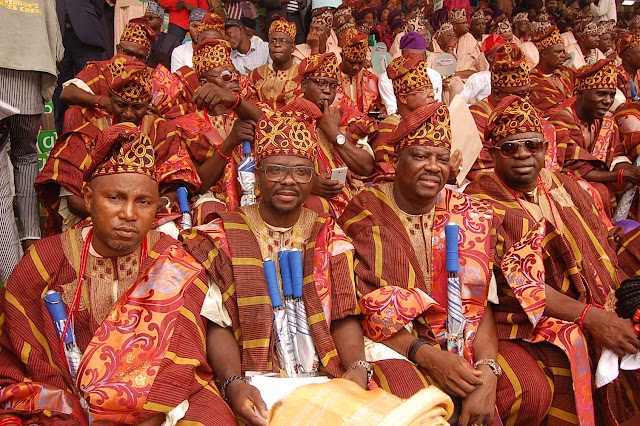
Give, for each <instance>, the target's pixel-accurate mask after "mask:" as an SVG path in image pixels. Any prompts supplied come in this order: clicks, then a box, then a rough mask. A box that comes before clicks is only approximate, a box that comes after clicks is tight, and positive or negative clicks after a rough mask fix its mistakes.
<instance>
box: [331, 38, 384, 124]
mask: <svg viewBox="0 0 640 426" xmlns="http://www.w3.org/2000/svg"><path fill="white" fill-rule="evenodd" d="M343 37H344V41H343V43H342V62H341V63H340V73H339V74H338V77H339V80H340V84H341V86H342V90H341V91H340V93H339V94H338V96H337V102H338V103H341V102H348V103H349V104H350V105H351V106H353V107H354V108H355V109H357V110H358V111H360V112H361V113H363V114H368V113H369V112H374V111H380V110H381V108H382V101H381V100H380V92H379V90H378V77H377V76H376V75H375V74H373V73H372V72H371V71H369V70H368V69H366V68H365V64H366V62H367V55H370V49H369V41H368V39H367V36H366V35H365V34H363V33H361V32H360V31H358V30H356V29H355V28H350V29H348V30H347V31H346V32H345V34H344V35H343Z"/></svg>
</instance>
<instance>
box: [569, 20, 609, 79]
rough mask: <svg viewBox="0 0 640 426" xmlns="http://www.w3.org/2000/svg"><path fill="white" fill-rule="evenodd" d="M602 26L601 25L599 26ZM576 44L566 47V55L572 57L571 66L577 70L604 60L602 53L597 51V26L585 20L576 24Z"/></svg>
mask: <svg viewBox="0 0 640 426" xmlns="http://www.w3.org/2000/svg"><path fill="white" fill-rule="evenodd" d="M599 25H603V24H599ZM574 31H575V34H576V42H575V43H574V44H572V45H570V46H569V47H567V53H568V54H569V55H571V56H572V57H573V63H572V64H571V66H572V67H573V69H575V70H578V69H580V68H582V67H583V66H585V65H589V66H591V65H593V64H595V63H596V62H598V61H599V60H601V59H605V56H604V53H602V52H601V51H600V49H598V42H599V41H600V38H599V36H598V25H597V24H596V23H595V22H592V21H589V20H586V21H580V22H577V23H576V26H575V29H574Z"/></svg>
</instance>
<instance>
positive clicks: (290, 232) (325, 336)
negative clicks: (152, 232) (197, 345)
mask: <svg viewBox="0 0 640 426" xmlns="http://www.w3.org/2000/svg"><path fill="white" fill-rule="evenodd" d="M320 117H321V112H320V110H319V109H318V107H317V106H316V105H314V104H312V103H311V102H309V101H307V100H305V99H296V100H294V101H293V102H292V103H290V104H289V105H287V106H285V107H284V108H283V109H281V110H280V111H277V112H275V113H267V114H266V115H264V116H263V117H262V118H261V119H260V121H259V122H258V124H257V126H256V148H255V151H256V153H255V159H256V162H257V167H256V169H255V172H256V177H257V180H258V187H259V189H260V193H261V198H260V201H259V202H258V203H257V204H253V205H250V206H245V207H242V208H240V209H239V210H237V211H235V212H223V213H220V214H219V216H218V217H217V218H216V219H215V220H213V221H211V222H210V223H208V224H207V225H204V226H201V227H199V228H197V229H194V230H192V231H190V232H184V233H183V234H182V235H181V239H182V242H183V244H184V245H185V247H186V249H187V250H188V251H189V252H190V253H191V254H192V255H193V256H194V257H195V258H196V259H197V260H199V261H201V262H203V263H204V264H205V265H207V268H206V269H207V274H208V277H209V282H210V287H209V292H208V294H207V298H206V300H205V302H204V305H203V307H202V315H203V316H205V317H206V318H208V319H209V321H210V322H209V331H208V333H207V342H208V348H209V352H208V357H209V360H210V362H211V365H212V366H213V368H214V372H215V373H216V377H217V378H218V380H219V381H220V383H222V385H221V391H222V394H223V396H225V398H226V399H227V401H228V402H229V405H230V407H231V409H232V410H233V411H234V413H235V414H236V416H237V417H238V419H239V420H240V421H242V422H245V423H248V424H266V423H265V421H266V411H267V410H266V406H265V403H264V401H263V399H262V397H261V395H260V392H259V391H258V389H256V388H255V387H253V386H251V385H249V384H247V382H246V380H245V378H244V374H245V373H246V372H248V371H257V372H261V373H268V372H269V373H270V372H275V373H278V372H280V373H282V372H285V373H286V375H287V376H290V377H295V376H296V375H297V374H302V375H306V376H309V375H311V376H314V375H318V374H319V373H320V371H319V369H320V370H321V373H320V374H324V375H328V376H330V377H344V378H348V379H350V380H352V381H354V382H355V383H357V384H358V385H359V386H360V387H362V388H366V386H367V383H368V381H369V380H370V378H371V377H370V376H371V371H372V369H371V366H370V365H369V364H368V363H367V362H366V361H365V358H364V347H363V337H362V329H361V328H360V324H359V322H358V320H357V318H356V315H357V314H358V313H359V311H358V305H357V302H356V294H355V288H354V282H353V246H352V245H351V243H350V242H349V241H348V239H347V238H346V236H345V235H344V233H343V232H342V230H341V229H340V227H338V226H337V225H336V223H335V221H334V220H333V219H331V218H329V217H327V216H322V215H318V214H317V213H315V212H313V211H311V210H309V209H307V208H305V207H303V206H302V204H303V203H304V201H305V199H306V198H307V197H308V196H309V195H310V193H311V189H312V186H313V184H312V180H313V177H314V174H315V171H314V159H315V156H316V150H317V143H318V141H317V132H316V129H315V125H316V124H315V123H316V121H317V120H318V119H319V118H320ZM284 250H288V251H287V252H286V253H287V255H286V256H287V258H289V257H290V258H294V257H295V258H296V259H297V260H290V261H289V265H288V266H290V265H293V266H292V267H293V268H298V269H297V270H299V271H300V272H301V273H302V275H304V285H302V281H300V282H299V284H300V285H301V286H302V290H301V292H302V295H301V299H300V302H301V303H302V304H303V305H304V307H305V312H306V314H304V315H301V316H299V317H298V320H301V321H303V322H304V324H305V326H304V327H308V331H307V333H308V336H309V339H310V340H311V343H312V344H311V345H310V346H308V350H304V349H302V346H300V347H299V348H300V351H296V355H295V357H294V358H295V359H291V358H287V357H285V356H284V354H283V353H282V352H280V351H279V350H277V349H276V346H277V345H278V344H279V343H276V340H275V339H276V335H275V332H276V331H278V332H280V331H281V330H276V329H275V327H277V325H276V324H274V307H276V306H278V303H277V299H280V298H281V293H282V292H284V294H285V295H288V294H287V293H286V287H283V285H284V284H285V277H286V274H285V273H284V270H283V268H282V266H281V265H282V264H283V263H282V262H284V261H283V260H282V259H283V258H284V257H285V255H284V254H283V251H284ZM294 253H298V254H301V256H300V258H298V257H297V256H294V255H293V254H294ZM289 255H290V256H289ZM266 259H273V260H274V261H275V268H274V270H272V271H273V272H274V274H273V275H270V274H268V272H267V267H264V266H263V261H264V260H266ZM279 259H280V261H278V260H279ZM292 262H293V263H292ZM265 263H267V262H265ZM299 278H302V277H299ZM295 285H296V284H295V282H294V288H295ZM269 288H271V290H269ZM223 295H224V297H223ZM282 300H284V298H282ZM299 326H300V323H299ZM284 332H288V331H287V330H284Z"/></svg>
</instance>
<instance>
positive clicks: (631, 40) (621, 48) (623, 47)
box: [617, 33, 640, 57]
mask: <svg viewBox="0 0 640 426" xmlns="http://www.w3.org/2000/svg"><path fill="white" fill-rule="evenodd" d="M638 46H640V34H631V33H624V34H622V35H621V36H620V39H618V44H617V50H618V55H619V56H620V57H622V55H623V54H624V53H625V52H627V51H629V50H631V49H633V48H634V47H638Z"/></svg>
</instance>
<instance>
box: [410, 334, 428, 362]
mask: <svg viewBox="0 0 640 426" xmlns="http://www.w3.org/2000/svg"><path fill="white" fill-rule="evenodd" d="M426 344H427V342H425V341H424V340H422V339H416V340H414V341H413V342H411V345H409V349H407V359H408V360H409V361H411V362H413V363H414V364H417V362H416V355H417V354H418V349H420V346H422V345H426Z"/></svg>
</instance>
